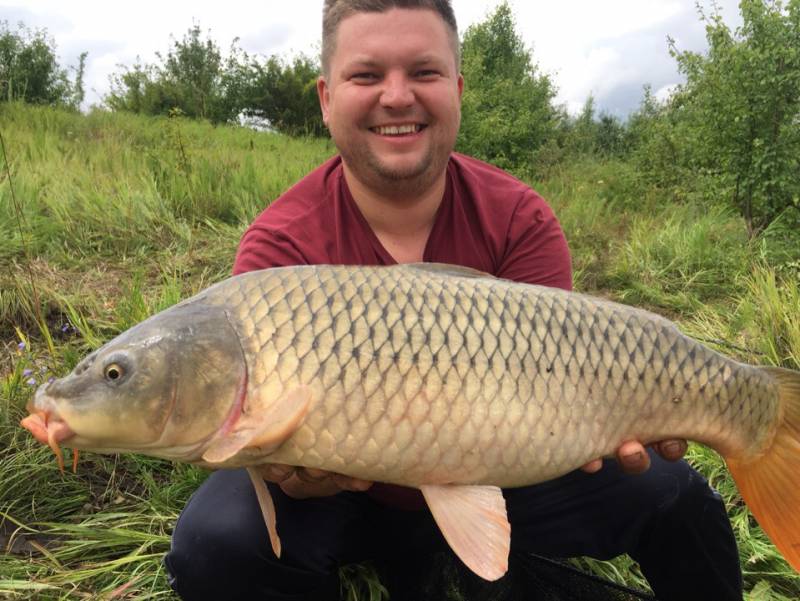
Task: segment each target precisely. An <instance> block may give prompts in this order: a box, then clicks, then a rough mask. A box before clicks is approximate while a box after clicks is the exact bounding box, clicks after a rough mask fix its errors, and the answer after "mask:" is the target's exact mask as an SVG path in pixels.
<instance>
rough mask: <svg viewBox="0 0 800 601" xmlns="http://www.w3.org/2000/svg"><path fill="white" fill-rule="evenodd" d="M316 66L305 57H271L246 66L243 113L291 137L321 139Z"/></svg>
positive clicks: (322, 132) (323, 131)
mask: <svg viewBox="0 0 800 601" xmlns="http://www.w3.org/2000/svg"><path fill="white" fill-rule="evenodd" d="M319 74H320V67H319V64H318V63H317V61H316V60H315V59H312V58H309V57H307V56H303V55H301V56H298V57H295V58H294V60H292V61H284V60H281V59H280V58H278V57H276V56H272V57H270V58H269V59H267V60H266V62H264V63H263V64H262V63H260V62H258V61H256V60H253V61H252V62H251V64H250V74H249V76H248V89H247V91H246V98H245V100H244V103H243V110H244V113H245V114H246V115H248V116H254V117H258V118H261V119H266V120H267V121H268V122H269V124H270V125H271V126H272V127H274V128H275V129H276V130H277V131H279V132H281V133H285V134H288V135H291V136H323V135H325V134H326V132H327V130H326V128H325V125H324V123H323V122H322V114H321V112H320V109H319V100H318V98H317V78H318V77H319Z"/></svg>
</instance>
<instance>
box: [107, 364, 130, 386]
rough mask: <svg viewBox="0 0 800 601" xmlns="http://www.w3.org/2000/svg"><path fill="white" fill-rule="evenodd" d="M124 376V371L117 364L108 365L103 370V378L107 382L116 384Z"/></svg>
mask: <svg viewBox="0 0 800 601" xmlns="http://www.w3.org/2000/svg"><path fill="white" fill-rule="evenodd" d="M124 375H125V370H124V369H123V367H122V366H121V365H120V364H119V363H109V364H108V365H106V366H105V369H103V376H105V379H106V380H108V381H109V382H118V381H119V380H121V379H122V376H124Z"/></svg>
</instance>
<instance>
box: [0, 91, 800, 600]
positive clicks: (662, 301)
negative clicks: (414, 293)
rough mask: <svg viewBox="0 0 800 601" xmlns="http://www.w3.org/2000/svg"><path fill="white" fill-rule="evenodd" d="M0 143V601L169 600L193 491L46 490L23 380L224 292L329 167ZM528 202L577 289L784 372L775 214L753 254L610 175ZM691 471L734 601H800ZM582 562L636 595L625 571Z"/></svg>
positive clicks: (286, 144)
mask: <svg viewBox="0 0 800 601" xmlns="http://www.w3.org/2000/svg"><path fill="white" fill-rule="evenodd" d="M0 124H2V125H0V133H2V135H3V138H4V140H5V143H6V149H7V151H8V169H9V171H10V173H11V178H10V179H9V178H8V177H7V176H6V163H5V161H4V160H3V157H0V483H2V484H1V485H0V542H2V546H3V550H4V551H8V552H2V553H0V598H11V599H45V600H49V599H84V598H109V595H111V594H112V593H114V592H116V593H117V597H118V598H123V597H125V598H128V599H174V596H173V595H172V594H171V593H170V592H169V590H168V586H167V585H166V581H165V578H164V572H163V568H162V567H161V563H160V561H161V557H162V556H163V554H164V552H165V551H166V549H167V548H168V545H169V535H170V532H171V530H172V527H173V524H174V522H175V519H176V517H177V515H178V513H179V512H180V509H181V508H182V507H183V505H184V504H185V502H186V500H187V499H188V497H189V495H190V494H191V492H192V491H193V490H194V489H195V488H196V487H197V486H198V485H199V483H200V482H201V481H202V479H203V478H204V477H205V473H204V472H203V471H202V470H199V469H195V468H191V467H187V466H181V465H173V464H170V463H167V462H162V461H156V460H152V459H147V458H143V457H138V456H122V457H102V456H98V455H91V454H87V456H86V457H84V458H83V459H82V461H81V464H80V466H79V469H78V473H77V474H72V473H69V472H68V473H66V474H63V475H62V474H60V473H59V472H58V470H57V468H56V465H55V462H54V460H53V458H52V455H51V454H50V451H49V449H47V448H44V447H42V446H41V445H39V444H38V443H36V442H35V441H34V440H33V439H32V438H31V437H30V436H29V435H28V433H27V432H25V431H24V430H22V429H21V428H20V427H19V426H18V422H19V419H20V418H22V417H23V416H24V415H25V413H26V412H25V409H24V407H25V404H26V403H27V401H28V400H29V399H30V397H31V394H32V392H33V386H31V385H29V384H28V380H30V379H31V378H34V379H35V380H36V382H37V383H38V382H41V381H43V380H46V379H47V378H49V377H51V376H56V377H57V376H61V375H63V374H65V373H67V372H69V370H71V369H72V367H73V366H74V365H75V364H76V363H77V362H78V361H79V360H80V359H81V358H82V357H83V356H84V355H85V354H86V353H87V352H89V351H91V350H92V349H95V348H97V347H98V346H100V345H101V344H102V343H103V342H104V341H106V340H108V339H110V338H111V337H113V336H115V335H116V334H118V333H119V332H121V331H124V330H125V329H127V328H128V327H130V326H131V325H133V324H134V323H137V322H138V321H140V320H142V319H144V318H145V317H147V316H148V315H150V314H152V313H154V312H156V311H158V310H161V309H163V308H165V307H167V306H170V305H171V304H174V303H175V302H177V301H178V300H180V299H181V298H185V297H187V296H189V295H191V294H193V293H194V292H196V291H198V290H200V289H202V288H204V287H206V286H208V285H209V284H211V283H213V282H216V281H219V280H220V279H223V278H224V277H226V276H227V275H228V274H229V272H230V267H231V264H232V261H233V257H234V253H235V249H236V244H237V242H238V239H239V237H240V235H241V233H242V232H243V231H244V228H245V227H246V225H247V224H248V223H249V222H250V221H251V220H252V219H253V218H254V217H255V215H256V214H257V213H258V212H260V211H261V210H262V209H263V208H264V207H265V206H266V205H267V204H268V203H269V202H270V201H271V200H272V199H274V198H275V197H277V196H278V195H279V194H280V193H281V192H282V191H284V190H285V189H287V188H288V187H289V186H291V185H292V184H293V183H294V182H295V181H297V180H298V179H299V178H300V177H301V176H302V175H304V174H305V173H306V172H308V171H309V170H310V169H312V168H313V167H315V166H316V165H318V164H319V163H321V162H322V161H323V160H325V159H326V158H327V157H328V156H330V155H331V154H332V153H333V148H332V147H331V145H330V143H328V142H325V141H319V140H293V139H288V138H285V137H282V136H277V135H273V134H269V133H256V132H252V131H249V130H245V129H240V128H227V127H213V126H211V125H209V124H204V123H197V122H191V121H187V120H182V119H154V118H143V117H138V116H131V115H122V114H117V115H113V114H108V113H103V112H94V113H92V114H90V115H87V116H81V115H76V114H71V113H67V112H63V111H57V110H53V109H48V108H31V107H24V106H20V105H16V104H10V105H9V104H0ZM532 183H533V185H534V187H535V188H536V189H537V190H538V191H539V192H541V193H542V194H543V195H544V196H545V197H546V198H547V199H548V200H549V201H550V202H551V204H552V205H553V207H554V209H555V210H556V213H557V215H558V216H559V218H560V220H561V222H562V225H563V227H564V230H565V233H566V235H567V238H568V240H569V242H570V245H571V247H572V251H573V256H574V264H575V274H576V278H575V281H576V287H577V288H578V289H580V290H583V291H587V292H591V293H595V294H601V295H603V296H606V297H610V298H614V299H616V300H621V301H623V302H628V303H630V304H636V305H641V306H645V307H648V308H651V309H655V310H657V311H659V312H661V313H664V314H666V315H668V316H670V317H673V318H675V319H677V320H678V322H679V325H680V326H681V327H682V328H683V329H684V330H685V331H686V332H687V333H689V334H691V335H693V336H696V337H698V338H701V339H704V340H706V341H708V342H709V344H711V345H712V346H716V347H717V348H719V349H720V350H722V351H723V352H726V353H728V354H731V355H734V356H736V357H738V358H740V359H743V360H747V361H750V362H760V363H767V364H775V365H783V366H786V367H793V368H798V367H800V290H798V277H797V275H798V271H796V267H795V265H794V262H796V261H797V260H798V258H799V256H798V255H797V254H796V249H797V248H800V238H796V237H794V236H796V232H795V229H793V227H791V223H792V222H791V219H792V218H793V217H792V216H791V215H787V217H786V221H787V223H788V225H785V226H782V225H781V224H780V223H779V224H777V225H775V226H774V227H771V228H768V230H767V231H766V232H764V234H763V235H762V236H761V237H760V238H759V239H757V240H754V241H750V240H748V239H747V238H746V235H745V227H744V225H743V223H742V221H741V219H739V218H738V217H737V216H735V215H731V214H730V213H727V212H725V211H723V210H720V209H716V208H714V207H708V206H704V207H698V206H695V205H690V204H675V203H674V202H673V201H672V200H671V199H669V198H664V197H662V196H661V195H660V193H659V192H658V190H655V189H650V188H647V187H646V186H644V185H643V184H642V182H641V178H640V177H639V176H638V174H637V173H636V172H635V170H634V169H633V168H632V167H631V166H630V165H628V164H626V163H624V162H621V161H606V162H601V161H592V160H587V161H583V162H581V163H579V164H573V165H561V166H559V167H558V168H554V169H552V170H551V172H550V175H549V176H548V179H547V180H546V181H541V182H532ZM12 185H13V191H14V195H15V198H16V203H15V202H14V199H13V198H12V194H11V190H12ZM15 204H16V205H19V209H20V211H19V212H18V211H17V210H16V207H15ZM20 342H24V343H25V348H24V349H19V348H18V344H19V343H20ZM731 345H733V346H731ZM26 370H31V372H30V373H28V372H27V371H26ZM691 460H692V462H693V463H694V464H695V465H697V466H698V468H699V469H700V470H701V471H702V472H703V473H704V474H705V475H706V476H707V477H709V478H710V480H711V481H712V484H713V485H714V486H716V487H717V488H718V489H719V490H720V491H721V493H722V494H723V496H724V498H725V501H726V503H727V506H728V507H729V511H730V515H731V520H732V522H733V524H734V527H735V529H736V533H737V539H738V541H739V544H740V551H741V557H742V565H743V568H744V571H745V579H746V587H747V590H748V591H749V598H750V599H751V600H753V601H755V600H756V599H757V600H759V601H762V600H775V601H789V600H796V599H797V598H800V580H799V579H798V576H797V575H796V574H795V573H794V572H793V571H792V570H791V569H790V568H789V567H788V566H787V565H786V563H785V562H784V561H783V560H782V559H781V558H780V556H779V555H778V554H777V552H776V551H775V550H774V548H773V547H772V545H771V544H770V543H769V542H768V541H767V540H766V539H765V538H764V535H763V534H762V533H761V531H760V529H759V528H758V527H757V526H756V525H755V523H754V522H753V520H752V518H751V517H750V516H749V514H748V512H747V510H746V509H745V508H744V506H743V504H742V502H741V500H740V499H739V497H738V494H737V493H736V490H735V487H734V486H733V484H732V482H731V480H730V478H729V476H728V474H727V471H726V470H725V469H724V467H723V465H722V462H721V460H720V459H719V458H718V457H717V456H716V454H714V453H713V452H710V451H708V450H707V449H704V448H702V447H692V450H691ZM579 563H580V565H582V566H583V567H585V568H587V569H592V570H593V571H595V572H597V573H599V574H602V575H605V576H606V577H609V578H611V579H614V580H617V581H619V582H622V583H625V584H628V585H630V586H638V587H640V588H645V586H646V584H645V583H644V580H643V579H642V577H641V575H640V574H639V572H638V569H637V567H636V566H635V564H634V563H633V562H632V561H630V560H629V559H627V558H619V559H617V560H615V561H613V562H597V561H590V560H579ZM347 574H348V575H349V576H348V577H347V578H346V579H345V580H344V583H343V598H346V599H348V601H366V600H369V601H377V599H379V598H380V597H381V596H382V589H381V587H380V584H379V582H378V581H377V580H376V579H375V576H374V573H373V572H372V571H371V570H370V569H369V568H366V567H364V566H353V567H350V568H348V569H347ZM120 587H127V588H122V589H121V588H120Z"/></svg>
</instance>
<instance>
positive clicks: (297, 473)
mask: <svg viewBox="0 0 800 601" xmlns="http://www.w3.org/2000/svg"><path fill="white" fill-rule="evenodd" d="M261 475H262V476H263V477H264V480H267V481H269V482H274V483H276V484H278V485H279V486H280V487H281V490H283V492H285V493H286V494H287V495H289V496H290V497H292V498H294V499H310V498H312V497H328V496H331V495H335V494H336V493H339V492H342V491H343V490H351V491H364V490H367V489H368V488H369V487H370V486H372V482H370V481H368V480H361V479H359V478H351V477H350V476H343V475H341V474H335V473H333V472H326V471H325V470H318V469H314V468H310V467H294V466H291V465H284V464H282V463H268V464H265V465H263V466H261Z"/></svg>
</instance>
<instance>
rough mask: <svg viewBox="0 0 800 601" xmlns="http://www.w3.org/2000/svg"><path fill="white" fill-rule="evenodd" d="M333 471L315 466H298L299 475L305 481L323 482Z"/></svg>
mask: <svg viewBox="0 0 800 601" xmlns="http://www.w3.org/2000/svg"><path fill="white" fill-rule="evenodd" d="M330 476H331V472H329V471H326V470H320V469H317V468H314V467H300V468H297V477H298V478H300V479H301V480H303V481H304V482H321V481H322V480H325V479H326V478H330Z"/></svg>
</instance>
